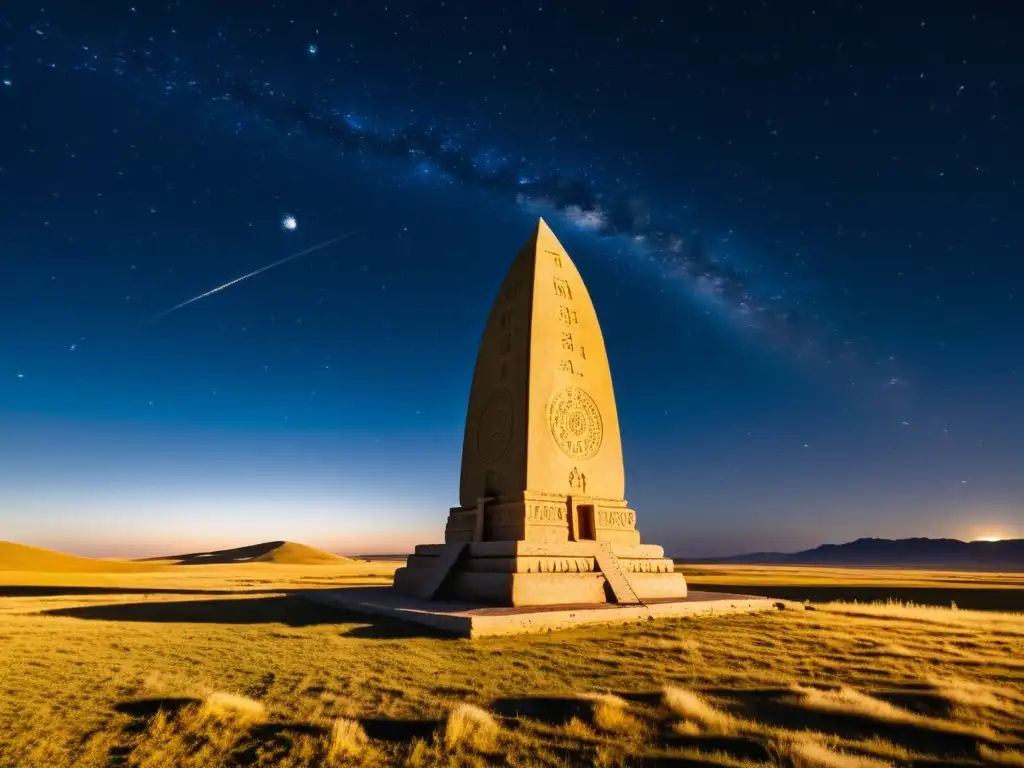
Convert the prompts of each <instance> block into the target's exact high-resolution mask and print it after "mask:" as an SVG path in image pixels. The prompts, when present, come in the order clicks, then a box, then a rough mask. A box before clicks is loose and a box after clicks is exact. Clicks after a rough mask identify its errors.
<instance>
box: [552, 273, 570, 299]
mask: <svg viewBox="0 0 1024 768" xmlns="http://www.w3.org/2000/svg"><path fill="white" fill-rule="evenodd" d="M551 279H552V280H553V281H554V284H555V296H558V297H559V298H562V299H570V300H571V299H572V288H570V287H569V283H568V281H567V280H563V279H562V278H560V277H553V278H551Z"/></svg>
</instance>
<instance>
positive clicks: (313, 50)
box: [306, 43, 320, 56]
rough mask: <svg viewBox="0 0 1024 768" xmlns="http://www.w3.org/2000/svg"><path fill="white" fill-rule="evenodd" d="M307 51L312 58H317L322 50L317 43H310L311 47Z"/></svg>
mask: <svg viewBox="0 0 1024 768" xmlns="http://www.w3.org/2000/svg"><path fill="white" fill-rule="evenodd" d="M306 50H307V51H309V55H310V56H316V54H317V51H319V50H320V46H319V45H317V44H316V43H310V44H309V47H308V48H307V49H306Z"/></svg>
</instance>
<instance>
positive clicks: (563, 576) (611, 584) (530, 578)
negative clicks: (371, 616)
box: [395, 541, 686, 607]
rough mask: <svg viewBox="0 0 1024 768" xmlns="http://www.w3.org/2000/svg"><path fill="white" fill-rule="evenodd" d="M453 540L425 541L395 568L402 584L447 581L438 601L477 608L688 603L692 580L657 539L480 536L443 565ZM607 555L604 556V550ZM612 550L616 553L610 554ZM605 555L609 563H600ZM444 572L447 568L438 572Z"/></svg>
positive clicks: (406, 588)
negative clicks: (559, 539)
mask: <svg viewBox="0 0 1024 768" xmlns="http://www.w3.org/2000/svg"><path fill="white" fill-rule="evenodd" d="M452 546H453V544H451V543H449V544H420V545H418V546H417V547H416V550H415V553H414V554H412V555H410V556H409V559H408V561H407V563H406V566H405V567H404V568H399V569H398V571H396V572H395V589H396V590H397V591H399V592H403V593H405V594H408V595H411V596H413V597H421V598H423V597H428V596H429V595H426V594H424V593H423V592H422V591H421V590H422V588H423V587H424V586H425V585H428V584H429V583H430V582H431V581H432V580H433V579H435V574H436V578H440V579H441V580H442V581H443V588H442V587H441V585H440V584H439V585H438V591H437V593H436V594H434V595H433V597H434V598H435V599H440V600H449V601H454V602H460V603H470V604H474V605H480V604H485V605H493V606H500V607H505V606H514V607H527V606H531V607H533V606H542V605H566V604H569V605H592V604H598V603H616V602H622V601H621V600H618V599H616V594H618V596H619V597H622V596H623V595H625V596H627V597H628V598H629V599H628V602H632V603H636V602H637V601H638V600H639V601H642V602H650V601H652V600H667V599H672V600H676V601H678V600H683V599H684V598H685V597H686V579H685V578H684V577H683V575H682V574H681V573H676V572H675V566H674V564H673V562H672V560H671V559H669V558H667V557H665V551H664V549H662V548H661V547H660V546H657V545H654V544H628V543H627V544H623V543H619V542H605V541H601V542H598V541H563V542H558V543H551V542H532V541H478V542H472V543H466V544H464V545H462V546H464V547H465V549H464V552H463V554H462V555H460V556H459V558H458V560H457V562H455V563H448V564H447V565H448V566H450V567H451V570H450V571H449V570H447V569H446V565H445V564H444V560H445V553H446V551H448V549H449V548H451V547H452ZM602 553H603V554H602ZM603 555H608V556H610V557H603ZM602 559H603V560H604V566H602V565H601V561H602ZM439 569H440V571H439Z"/></svg>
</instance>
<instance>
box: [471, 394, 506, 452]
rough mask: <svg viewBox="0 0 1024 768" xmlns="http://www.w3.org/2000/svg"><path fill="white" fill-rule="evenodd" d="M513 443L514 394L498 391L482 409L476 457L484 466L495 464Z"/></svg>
mask: <svg viewBox="0 0 1024 768" xmlns="http://www.w3.org/2000/svg"><path fill="white" fill-rule="evenodd" d="M511 441H512V394H511V393H510V392H509V391H508V390H507V389H499V390H496V391H495V392H494V393H493V394H492V395H491V396H490V397H489V398H487V401H486V402H485V403H484V407H483V408H481V409H480V418H479V420H478V421H477V426H476V455H477V456H479V457H480V461H482V462H483V463H484V464H493V463H494V462H496V461H497V460H498V459H500V458H501V457H502V456H504V455H505V450H506V449H507V448H508V444H509V443H510V442H511Z"/></svg>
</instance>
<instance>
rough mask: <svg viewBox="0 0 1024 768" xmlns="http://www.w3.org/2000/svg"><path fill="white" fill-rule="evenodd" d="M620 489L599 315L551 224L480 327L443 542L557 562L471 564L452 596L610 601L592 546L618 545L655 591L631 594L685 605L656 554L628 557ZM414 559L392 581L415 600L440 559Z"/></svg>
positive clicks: (629, 539)
mask: <svg viewBox="0 0 1024 768" xmlns="http://www.w3.org/2000/svg"><path fill="white" fill-rule="evenodd" d="M624 489H625V471H624V468H623V461H622V442H621V438H620V435H619V419H618V412H617V410H616V407H615V394H614V391H613V389H612V377H611V369H610V367H609V365H608V357H607V354H606V353H605V346H604V337H603V336H602V334H601V327H600V325H599V323H598V320H597V313H596V311H595V310H594V305H593V303H592V302H591V300H590V294H589V292H588V291H587V288H586V286H585V285H584V283H583V279H582V278H581V277H580V273H579V271H578V270H577V269H576V265H575V264H573V262H572V259H570V258H569V255H568V254H567V253H566V251H565V249H564V248H563V247H562V244H561V243H559V242H558V239H557V238H556V237H555V235H554V233H553V232H552V231H551V230H550V229H549V228H548V226H547V224H546V223H545V222H544V220H543V219H541V220H539V221H538V222H537V226H536V228H535V229H534V231H533V233H532V234H531V236H530V238H529V239H528V240H527V241H526V243H525V244H524V245H523V247H522V248H521V249H520V250H519V253H518V255H517V256H516V258H515V260H514V261H513V262H512V266H511V267H510V268H509V271H508V274H507V275H506V277H505V280H504V282H503V283H502V284H501V287H500V289H499V291H498V296H497V298H496V299H495V302H494V306H493V307H492V309H491V312H490V316H489V317H488V319H487V324H486V326H485V328H484V332H483V338H482V340H481V342H480V349H479V352H478V353H477V359H476V367H475V369H474V371H473V384H472V388H471V389H470V395H469V407H468V409H467V414H466V428H465V433H464V438H463V446H462V472H461V479H460V483H459V504H460V506H458V507H454V508H452V509H451V510H450V511H449V515H448V523H447V526H446V527H445V542H447V543H458V542H472V541H482V542H501V541H508V542H535V543H537V544H550V545H558V546H556V547H555V549H556V550H557V551H553V552H552V553H551V554H550V556H549V557H548V556H546V557H541V558H538V557H532V558H529V562H526V561H524V562H511V563H510V562H502V563H500V564H499V563H497V562H494V563H487V562H477V559H478V558H477V556H476V555H473V554H471V555H470V556H469V560H468V561H466V562H462V563H460V564H459V565H458V566H457V567H456V572H455V573H453V574H452V576H451V578H448V579H447V582H448V585H447V586H448V593H449V594H451V593H452V592H453V591H454V592H455V593H456V596H463V597H468V598H473V599H482V600H487V601H489V602H497V603H500V604H511V605H524V604H551V603H566V602H594V601H597V602H603V598H602V597H601V596H602V595H604V594H605V592H604V586H603V577H601V574H600V572H596V571H594V565H593V562H594V561H593V557H592V556H591V555H592V552H591V550H590V548H588V545H587V543H588V542H591V543H592V542H610V544H611V546H612V548H613V551H614V552H615V554H617V555H619V557H623V558H625V559H624V560H623V562H622V570H623V571H625V572H627V573H630V574H632V575H631V576H630V581H631V582H632V581H635V580H637V579H639V581H638V582H637V583H642V584H643V585H645V586H643V587H642V588H639V589H636V590H635V591H637V593H638V595H639V596H640V597H641V598H643V597H645V595H646V596H657V597H672V596H678V597H683V596H685V595H686V582H685V580H684V579H683V577H682V576H681V575H679V574H675V573H672V572H671V568H670V567H669V565H670V563H671V561H666V560H665V559H664V558H663V556H662V553H661V552H660V548H657V549H658V550H659V552H658V553H657V555H656V556H654V557H650V556H648V557H644V556H641V557H639V558H636V557H634V558H629V557H628V556H627V555H625V554H624V551H625V549H628V548H630V547H635V546H636V545H639V544H640V534H639V532H638V531H637V529H636V513H635V512H634V511H633V510H631V509H629V507H628V506H627V503H626V500H625V498H624ZM481 514H482V519H481ZM417 549H418V551H417V554H416V555H413V556H412V557H410V559H409V564H408V566H407V567H406V568H403V569H400V570H399V571H398V572H397V573H396V576H395V586H396V588H398V589H403V590H406V591H413V590H414V588H415V583H416V581H417V579H419V578H420V577H421V576H422V574H423V573H424V571H423V570H422V569H424V568H429V567H430V565H431V563H432V561H433V560H434V559H435V558H436V557H437V554H436V553H434V552H431V553H428V552H426V551H424V552H422V553H420V552H419V550H420V549H422V548H417ZM588 553H590V554H588ZM651 554H653V553H651ZM516 557H518V554H517V555H516V556H514V557H513V559H515V558H516ZM588 558H589V559H588ZM505 559H506V560H507V559H508V558H507V556H506V558H505ZM645 560H649V561H650V562H649V563H647V564H645V563H644V562H643V561H645ZM584 566H586V569H584ZM641 576H642V577H643V578H640V577H641ZM533 577H538V578H533ZM659 579H660V581H659ZM524 601H525V602H524Z"/></svg>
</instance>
